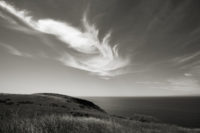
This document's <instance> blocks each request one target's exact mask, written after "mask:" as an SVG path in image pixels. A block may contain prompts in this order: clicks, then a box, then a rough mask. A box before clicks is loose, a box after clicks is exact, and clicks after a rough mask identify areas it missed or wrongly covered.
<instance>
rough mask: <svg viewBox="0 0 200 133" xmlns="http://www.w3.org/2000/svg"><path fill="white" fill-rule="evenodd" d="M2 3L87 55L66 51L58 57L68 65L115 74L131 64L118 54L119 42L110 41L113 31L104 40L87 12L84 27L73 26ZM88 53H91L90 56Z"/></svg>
mask: <svg viewBox="0 0 200 133" xmlns="http://www.w3.org/2000/svg"><path fill="white" fill-rule="evenodd" d="M0 7H1V8H3V9H4V10H6V11H7V12H8V13H10V14H12V15H14V16H15V17H17V18H18V19H19V20H20V21H22V22H23V23H25V24H26V25H27V26H29V27H30V28H32V29H33V30H36V31H39V32H41V33H44V34H51V35H53V36H55V37H56V38H57V39H58V40H60V41H61V42H63V43H65V44H66V45H67V46H68V47H69V48H72V49H74V50H76V51H77V52H79V53H81V54H82V55H87V57H85V58H78V57H77V56H74V55H71V54H69V53H67V52H65V53H63V54H61V57H58V58H57V60H59V61H61V62H62V63H63V64H65V65H66V66H70V67H73V68H77V69H81V70H85V71H89V72H92V73H95V74H97V75H100V76H113V75H120V74H123V73H124V71H121V72H119V71H120V69H121V68H123V67H126V66H127V65H128V64H129V59H128V58H122V57H121V56H120V55H119V52H118V48H117V45H114V46H113V47H112V45H111V44H110V39H111V33H110V32H109V33H107V34H106V35H105V36H104V37H103V39H102V41H101V40H100V39H99V37H98V34H99V30H98V29H97V28H96V26H95V25H92V24H90V23H89V22H88V20H87V15H86V14H84V15H83V19H82V24H83V29H84V30H81V29H79V28H76V27H73V26H72V25H70V24H69V23H67V22H61V21H58V20H54V19H50V18H48V19H38V20H35V19H33V16H31V15H30V14H29V13H28V11H27V10H18V9H17V8H16V7H14V6H13V5H10V4H8V3H7V2H5V1H0ZM88 55H89V57H88Z"/></svg>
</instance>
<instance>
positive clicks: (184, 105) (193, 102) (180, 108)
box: [84, 97, 200, 128]
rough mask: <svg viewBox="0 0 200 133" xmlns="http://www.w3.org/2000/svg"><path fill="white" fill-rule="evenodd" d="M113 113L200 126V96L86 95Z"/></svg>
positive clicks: (193, 126) (185, 125)
mask: <svg viewBox="0 0 200 133" xmlns="http://www.w3.org/2000/svg"><path fill="white" fill-rule="evenodd" d="M84 99H87V100H90V101H92V102H94V103H95V104H97V105H99V106H100V107H101V108H103V109H104V110H105V111H107V112H108V113H110V114H113V115H119V116H125V117H131V116H133V115H134V114H144V115H150V116H154V117H156V118H157V119H159V120H160V121H162V122H165V123H168V124H175V125H179V126H184V127H190V128H200V97H84Z"/></svg>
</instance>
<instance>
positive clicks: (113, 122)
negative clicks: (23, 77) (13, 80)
mask: <svg viewBox="0 0 200 133" xmlns="http://www.w3.org/2000/svg"><path fill="white" fill-rule="evenodd" d="M138 117H139V118H138ZM138 117H136V119H135V118H132V119H130V118H124V117H118V116H113V115H109V114H107V113H106V112H105V111H104V110H102V109H101V108H100V107H98V106H97V105H95V104H93V103H92V102H90V101H87V100H83V99H79V98H74V97H70V96H65V95H59V94H50V93H40V94H33V95H16V94H0V133H200V130H199V129H188V128H183V127H178V126H175V125H167V124H163V123H158V121H154V120H153V119H149V118H148V117H147V118H146V117H143V116H138Z"/></svg>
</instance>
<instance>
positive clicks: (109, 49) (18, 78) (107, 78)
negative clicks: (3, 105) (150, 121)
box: [0, 0, 200, 96]
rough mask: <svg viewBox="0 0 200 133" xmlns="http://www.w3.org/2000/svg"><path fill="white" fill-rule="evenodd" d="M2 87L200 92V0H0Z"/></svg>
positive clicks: (90, 92) (84, 92)
mask: <svg viewBox="0 0 200 133" xmlns="http://www.w3.org/2000/svg"><path fill="white" fill-rule="evenodd" d="M0 92H3V93H38V92H54V93H62V94H67V95H72V96H171V95H200V1H198V0H165V1H161V0H126V1H123V0H109V1H108V0H6V1H4V0H0Z"/></svg>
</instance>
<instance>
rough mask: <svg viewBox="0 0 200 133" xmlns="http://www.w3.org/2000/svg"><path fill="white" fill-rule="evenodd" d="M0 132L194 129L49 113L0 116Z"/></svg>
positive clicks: (184, 132) (169, 132) (176, 132)
mask: <svg viewBox="0 0 200 133" xmlns="http://www.w3.org/2000/svg"><path fill="white" fill-rule="evenodd" d="M0 125H1V126H0V133H198V131H195V130H192V129H185V128H181V127H176V126H169V125H165V124H156V123H142V122H139V121H133V120H125V119H124V120H123V119H118V118H109V119H99V118H94V117H88V118H87V117H74V116H68V115H63V116H61V115H50V116H41V117H35V118H23V119H22V118H13V119H10V120H7V121H5V120H0Z"/></svg>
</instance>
